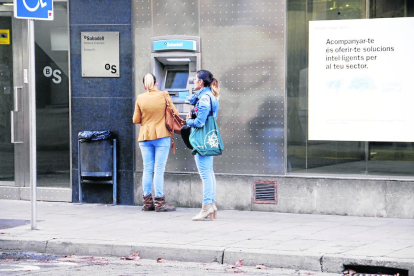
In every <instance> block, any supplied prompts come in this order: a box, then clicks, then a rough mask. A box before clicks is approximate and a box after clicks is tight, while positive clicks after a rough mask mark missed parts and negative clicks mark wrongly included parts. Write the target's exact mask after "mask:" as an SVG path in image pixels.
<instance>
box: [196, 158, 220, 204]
mask: <svg viewBox="0 0 414 276" xmlns="http://www.w3.org/2000/svg"><path fill="white" fill-rule="evenodd" d="M194 158H195V162H196V165H197V169H198V172H199V174H200V177H201V180H202V181H203V204H204V205H206V204H210V203H212V202H215V201H216V176H215V175H214V169H213V161H214V156H202V155H200V154H198V153H197V154H196V155H195V156H194Z"/></svg>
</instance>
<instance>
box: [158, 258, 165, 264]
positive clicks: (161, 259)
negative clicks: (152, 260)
mask: <svg viewBox="0 0 414 276" xmlns="http://www.w3.org/2000/svg"><path fill="white" fill-rule="evenodd" d="M166 262H167V261H166V260H164V259H163V258H158V259H157V263H166Z"/></svg>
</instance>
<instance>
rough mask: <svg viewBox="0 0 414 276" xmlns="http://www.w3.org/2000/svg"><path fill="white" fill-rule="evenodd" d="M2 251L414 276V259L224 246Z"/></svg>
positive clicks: (49, 244) (26, 245)
mask: <svg viewBox="0 0 414 276" xmlns="http://www.w3.org/2000/svg"><path fill="white" fill-rule="evenodd" d="M0 251H19V252H34V253H43V254H51V255H71V254H75V255H85V256H88V255H95V256H108V257H126V256H129V255H131V254H133V253H135V252H139V253H140V257H141V258H143V259H154V260H156V259H157V258H163V259H166V260H173V261H181V262H201V263H208V262H218V263H221V264H224V263H228V264H234V263H236V262H237V261H238V260H240V259H243V263H244V265H248V266H255V265H258V264H261V265H265V266H267V267H277V268H286V269H296V270H311V271H319V272H329V273H342V271H343V269H344V265H361V266H379V267H390V268H398V269H405V270H408V272H409V275H414V260H409V259H392V258H387V259H385V258H379V257H373V258H358V257H352V256H341V255H334V254H330V255H328V254H325V255H323V256H320V255H312V254H305V253H300V254H297V253H290V252H280V251H279V252H277V251H270V250H257V249H243V250H237V249H225V248H223V247H194V246H185V245H174V246H170V245H154V244H149V243H136V244H119V243H111V242H100V241H95V242H90V241H88V242H86V241H76V242H73V241H69V240H43V241H33V240H24V239H23V240H22V239H20V240H13V239H0Z"/></svg>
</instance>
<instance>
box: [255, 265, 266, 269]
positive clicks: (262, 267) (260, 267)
mask: <svg viewBox="0 0 414 276" xmlns="http://www.w3.org/2000/svg"><path fill="white" fill-rule="evenodd" d="M256 269H267V267H266V266H264V265H256Z"/></svg>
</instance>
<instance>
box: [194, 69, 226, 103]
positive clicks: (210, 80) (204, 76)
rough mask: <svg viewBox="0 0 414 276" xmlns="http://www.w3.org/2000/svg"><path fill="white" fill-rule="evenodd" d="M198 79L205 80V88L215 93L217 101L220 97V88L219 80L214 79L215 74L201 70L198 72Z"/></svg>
mask: <svg viewBox="0 0 414 276" xmlns="http://www.w3.org/2000/svg"><path fill="white" fill-rule="evenodd" d="M197 78H198V79H199V80H203V84H204V87H210V88H211V91H212V92H213V94H214V96H216V97H217V99H218V98H219V97H220V96H219V94H220V88H219V84H218V80H217V79H215V78H214V76H213V74H212V73H211V72H210V71H207V70H200V71H198V72H197Z"/></svg>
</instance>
